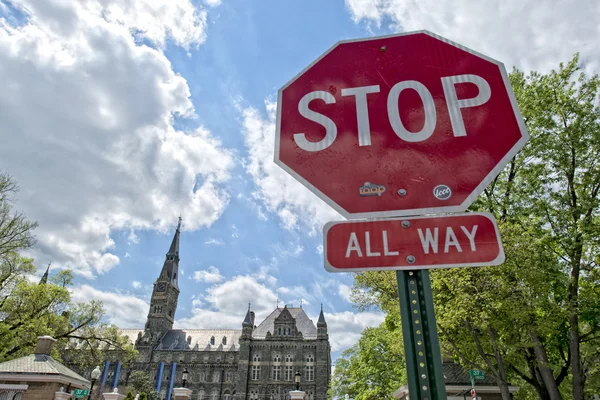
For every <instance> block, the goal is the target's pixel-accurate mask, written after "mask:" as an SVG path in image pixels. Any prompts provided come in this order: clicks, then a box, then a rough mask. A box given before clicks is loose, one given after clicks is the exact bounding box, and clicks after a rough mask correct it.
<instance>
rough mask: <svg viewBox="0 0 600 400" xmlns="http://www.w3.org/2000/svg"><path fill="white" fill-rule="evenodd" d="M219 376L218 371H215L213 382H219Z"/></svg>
mask: <svg viewBox="0 0 600 400" xmlns="http://www.w3.org/2000/svg"><path fill="white" fill-rule="evenodd" d="M220 375H221V374H220V373H219V372H218V371H217V372H214V373H213V382H219V379H220Z"/></svg>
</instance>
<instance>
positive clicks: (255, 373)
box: [252, 365, 260, 381]
mask: <svg viewBox="0 0 600 400" xmlns="http://www.w3.org/2000/svg"><path fill="white" fill-rule="evenodd" d="M259 379H260V365H253V366H252V380H253V381H257V380H259Z"/></svg>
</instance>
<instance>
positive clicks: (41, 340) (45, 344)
mask: <svg viewBox="0 0 600 400" xmlns="http://www.w3.org/2000/svg"><path fill="white" fill-rule="evenodd" d="M54 342H56V339H54V338H53V337H50V336H38V343H37V346H35V352H34V354H45V355H47V356H49V355H50V352H51V351H52V346H53V345H54Z"/></svg>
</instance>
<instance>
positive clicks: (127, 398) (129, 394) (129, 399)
mask: <svg viewBox="0 0 600 400" xmlns="http://www.w3.org/2000/svg"><path fill="white" fill-rule="evenodd" d="M134 398H135V396H134V395H133V393H132V392H131V390H130V391H128V392H127V394H126V395H125V400H133V399H134Z"/></svg>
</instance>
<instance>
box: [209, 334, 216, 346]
mask: <svg viewBox="0 0 600 400" xmlns="http://www.w3.org/2000/svg"><path fill="white" fill-rule="evenodd" d="M210 344H211V345H213V346H214V345H215V337H214V336H211V337H210Z"/></svg>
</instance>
